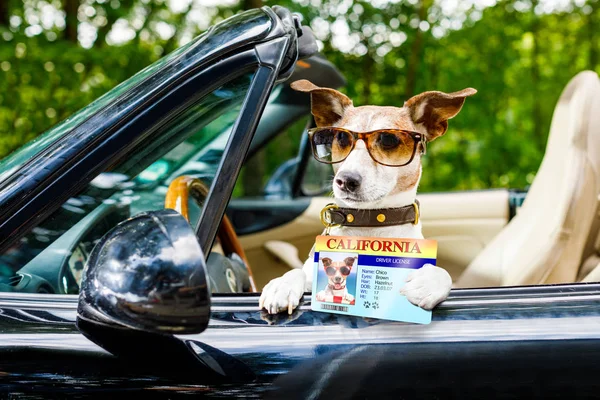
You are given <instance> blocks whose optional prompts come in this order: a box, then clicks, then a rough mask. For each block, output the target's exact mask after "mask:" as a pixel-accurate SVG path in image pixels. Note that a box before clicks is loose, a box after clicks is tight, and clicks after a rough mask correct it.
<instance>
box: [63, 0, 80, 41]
mask: <svg viewBox="0 0 600 400" xmlns="http://www.w3.org/2000/svg"><path fill="white" fill-rule="evenodd" d="M63 9H64V10H65V16H66V17H65V39H67V40H68V41H69V42H73V43H77V26H78V24H79V21H78V19H77V12H78V10H79V0H63Z"/></svg>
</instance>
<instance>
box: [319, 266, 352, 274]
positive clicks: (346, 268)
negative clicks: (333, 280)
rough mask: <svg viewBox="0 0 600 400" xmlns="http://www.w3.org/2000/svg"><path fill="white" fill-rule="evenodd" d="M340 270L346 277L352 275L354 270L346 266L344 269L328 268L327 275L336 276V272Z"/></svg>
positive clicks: (326, 269)
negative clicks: (351, 272)
mask: <svg viewBox="0 0 600 400" xmlns="http://www.w3.org/2000/svg"><path fill="white" fill-rule="evenodd" d="M338 269H339V270H340V273H341V274H342V275H344V276H348V275H350V271H351V270H352V268H350V267H348V266H346V265H344V266H342V267H327V268H325V273H326V274H327V276H334V275H335V272H336V271H337V270H338Z"/></svg>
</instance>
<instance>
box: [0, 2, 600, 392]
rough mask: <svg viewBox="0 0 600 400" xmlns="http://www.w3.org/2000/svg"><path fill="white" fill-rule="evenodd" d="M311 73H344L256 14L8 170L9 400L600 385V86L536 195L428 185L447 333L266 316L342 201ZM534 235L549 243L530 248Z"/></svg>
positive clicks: (2, 221) (3, 352)
mask: <svg viewBox="0 0 600 400" xmlns="http://www.w3.org/2000/svg"><path fill="white" fill-rule="evenodd" d="M303 78H307V79H310V80H311V81H313V82H315V83H316V84H318V85H323V86H328V87H341V86H343V85H344V78H343V76H342V75H341V74H340V72H339V71H338V70H337V69H336V68H335V67H334V66H333V65H332V64H331V63H329V62H328V61H327V60H325V59H324V58H322V57H321V56H319V55H317V54H316V42H315V39H314V38H313V37H312V34H311V33H310V31H309V30H306V29H303V27H302V26H301V23H300V20H299V19H298V18H297V17H296V16H293V15H291V14H290V13H289V12H288V11H287V10H286V9H284V8H278V7H274V8H268V7H265V8H263V9H260V10H253V11H249V12H245V13H242V14H239V15H237V16H234V17H232V18H230V19H228V20H225V21H223V22H222V23H220V24H218V25H216V26H214V27H213V28H211V29H210V30H209V31H207V32H206V33H205V34H203V35H201V36H199V37H198V38H196V39H195V40H193V41H192V42H190V43H189V44H187V45H185V46H183V47H181V48H180V49H178V50H177V51H175V52H173V53H172V54H170V55H168V56H167V57H165V58H163V59H161V60H160V61H158V62H157V63H155V64H153V65H151V66H149V67H148V68H146V69H144V70H143V71H141V72H140V73H138V74H137V75H135V76H134V77H132V78H131V79H129V80H127V81H126V82H124V83H123V84H121V85H119V86H118V87H116V88H115V89H113V90H112V91H110V92H109V93H107V94H106V95H104V96H103V97H101V98H100V99H98V100H97V101H95V102H94V103H92V104H90V105H89V106H88V107H86V108H85V109H83V110H81V111H80V112H78V113H76V114H75V115H74V116H73V117H71V118H69V119H68V120H66V121H64V122H62V123H61V124H59V125H58V126H56V127H55V128H53V129H52V130H50V131H49V132H47V133H45V134H44V135H42V136H41V137H40V138H38V139H36V140H35V141H33V142H31V143H30V144H28V145H27V146H25V147H24V148H22V149H20V150H18V151H17V152H15V153H14V154H12V155H10V156H9V157H7V158H6V159H4V160H3V161H2V162H0V397H9V396H12V397H10V398H40V397H57V398H65V397H73V398H85V397H102V398H105V397H106V396H110V395H114V394H115V393H118V394H123V393H124V394H126V395H129V396H134V395H140V396H144V397H146V398H154V397H160V398H174V397H180V396H187V395H195V396H205V397H259V398H262V397H267V398H299V399H317V398H319V399H330V398H333V399H335V398H361V399H363V398H374V399H378V398H382V397H393V398H461V399H462V398H558V397H560V398H576V397H582V398H594V397H600V384H598V383H597V382H598V381H597V376H598V373H599V372H600V368H599V367H598V362H597V360H598V358H597V357H600V285H599V284H594V283H590V282H593V281H597V280H598V278H597V276H598V274H599V272H598V271H600V270H598V269H597V268H596V266H597V265H598V264H599V260H600V259H598V258H594V257H596V255H597V254H598V247H600V245H599V242H598V241H597V240H596V238H597V235H598V228H599V225H600V224H598V223H597V221H596V220H597V219H598V213H597V211H596V210H597V209H596V207H597V199H598V188H600V185H598V182H597V181H596V180H595V179H596V175H594V171H598V169H597V166H596V164H594V163H595V162H597V158H595V157H596V156H597V155H596V154H595V153H594V151H595V150H594V149H596V148H597V146H594V145H595V144H598V140H599V139H598V137H600V132H598V130H597V129H595V127H596V126H598V124H596V122H600V121H597V120H598V118H600V112H598V107H599V105H600V101H599V100H598V99H599V98H600V97H599V93H600V90H599V88H600V83H599V82H598V77H597V76H596V75H595V74H593V73H583V74H582V75H580V76H578V77H576V78H575V79H574V80H573V82H572V83H570V84H569V86H568V87H567V89H566V90H565V92H564V94H563V97H561V102H559V107H558V108H557V112H556V113H555V120H556V121H557V122H554V121H553V132H551V135H550V137H551V138H550V140H549V145H548V150H547V156H546V158H547V159H548V160H550V161H548V162H547V160H546V159H545V161H544V164H542V167H541V168H540V172H539V173H538V177H536V181H534V184H533V185H532V187H531V189H530V190H529V193H528V194H527V198H526V200H525V203H523V198H524V196H525V193H524V192H522V191H513V190H489V191H477V192H455V193H426V194H423V195H420V196H419V198H420V200H421V203H422V207H423V225H424V232H425V236H426V237H431V238H434V239H436V240H438V243H439V258H438V261H439V264H440V265H442V266H444V267H446V268H447V269H448V270H449V272H450V273H451V275H452V276H453V278H454V280H455V281H456V283H457V287H460V288H457V289H455V290H453V291H452V293H451V296H450V298H449V299H448V300H447V301H445V302H444V303H442V304H440V305H439V306H438V307H436V309H435V310H434V311H433V321H432V323H431V324H430V325H413V324H408V323H400V322H391V321H382V320H375V319H368V318H359V317H347V316H339V315H333V314H327V313H319V312H313V311H311V310H310V301H311V298H310V295H309V294H306V295H305V297H304V302H303V304H301V306H300V307H299V308H298V309H297V310H296V311H295V312H294V314H292V315H287V314H279V315H268V314H266V313H265V312H264V311H261V310H259V307H258V297H259V296H258V293H256V290H257V287H258V288H260V287H262V286H264V284H265V283H266V282H268V281H269V279H272V278H274V277H276V276H279V275H281V274H282V273H284V272H285V271H286V270H288V269H289V268H296V267H298V265H297V264H298V260H299V257H300V258H303V257H304V254H307V253H308V249H309V248H310V246H311V245H312V243H313V241H314V237H315V236H316V235H317V234H319V233H320V231H321V230H322V226H321V225H320V222H319V217H318V216H319V210H320V209H321V208H322V207H323V205H324V204H326V202H328V201H330V199H328V197H327V195H328V191H329V189H328V188H327V186H326V185H327V179H329V178H330V175H331V172H330V170H329V169H328V168H327V166H324V165H322V164H318V163H316V162H315V161H314V160H313V159H312V157H311V154H310V146H308V145H307V135H306V134H304V130H306V129H308V128H310V127H311V124H312V119H311V118H310V104H309V99H308V97H306V96H305V95H303V94H300V93H297V92H294V91H292V90H291V89H290V88H289V83H290V82H292V81H294V80H296V79H303ZM582 98H583V99H584V100H585V101H579V99H582ZM573 99H575V100H577V101H574V100H573ZM572 100H573V101H572ZM595 111H596V112H595ZM565 120H567V121H574V120H576V121H579V122H580V123H578V124H576V126H575V125H573V124H572V125H573V126H571V125H569V124H561V121H565ZM290 127H291V128H290ZM298 127H300V128H298ZM290 129H298V132H297V137H298V143H299V145H298V146H297V147H298V152H297V154H296V155H294V156H292V157H290V159H289V160H288V161H286V162H285V163H283V164H282V165H280V166H277V168H274V170H273V171H272V173H271V178H270V179H269V180H268V182H266V183H265V184H264V187H261V188H259V189H260V190H259V192H260V193H261V195H256V196H253V197H247V196H244V195H243V194H240V193H239V192H235V191H234V189H235V185H236V179H237V178H238V175H239V174H240V171H241V170H242V168H246V170H245V172H244V173H246V174H251V173H252V172H253V171H252V170H251V169H250V168H251V167H250V166H246V167H244V161H245V160H247V159H249V158H250V157H252V156H253V155H255V154H258V153H259V152H261V151H262V152H266V151H279V149H280V148H281V146H282V142H281V138H282V136H281V132H283V131H286V130H287V131H289V130H290ZM554 130H557V131H559V132H561V133H560V135H558V134H555V133H554ZM565 132H566V133H565ZM569 132H573V136H574V137H576V138H578V139H577V140H571V139H570V136H568V134H569ZM565 136H567V139H564V137H565ZM553 138H558V139H553ZM581 138H583V139H581ZM559 139H561V140H562V139H564V140H563V141H561V140H559ZM556 143H558V144H556ZM582 143H583V144H582ZM571 144H573V146H576V147H577V152H574V153H573V154H575V156H573V157H574V158H573V157H571V156H570V154H571V153H569V151H570V150H569V149H570V148H571ZM557 146H558V148H560V149H561V153H560V154H558V153H557V152H556V151H555V150H553V149H555V148H557ZM592 153H593V154H592ZM565 154H566V155H567V156H565ZM581 154H584V156H585V155H586V154H587V155H588V156H585V157H583V159H584V160H585V161H581V162H579V161H577V160H579V159H580V158H578V157H579V156H580V155H581ZM589 154H591V156H589ZM556 159H560V160H559V161H561V162H564V163H568V165H567V164H565V166H564V167H561V168H558V167H557V166H556V163H557V162H559V161H552V160H556ZM562 160H564V161H562ZM551 161H552V162H551ZM550 164H552V165H551V166H552V168H553V172H552V179H551V180H550V181H552V182H553V184H554V185H555V186H553V188H554V189H556V191H555V192H553V193H552V195H548V194H547V193H546V195H545V196H544V195H540V190H545V189H544V188H547V187H548V182H549V181H546V180H544V179H545V178H544V177H545V176H548V173H547V172H544V171H546V170H548V169H549V167H548V165H550ZM569 171H575V172H573V173H572V174H570V175H569V174H567V172H569ZM577 171H580V173H579V172H577ZM596 174H597V172H596ZM588 176H590V177H591V178H589V179H590V181H587V180H586V179H588V178H587V177H588ZM563 177H565V179H564V181H565V182H566V181H568V182H576V183H577V185H575V186H573V187H571V186H568V185H560V182H563ZM573 177H575V178H573ZM538 182H540V183H538ZM590 182H592V183H590ZM544 185H546V186H544ZM236 193H237V194H236ZM232 194H233V195H232ZM562 194H564V196H563V195H562ZM563 197H564V199H567V200H568V203H569V204H571V206H572V208H568V207H567V208H565V209H564V210H563V209H562V208H560V207H558V206H556V204H554V203H552V204H550V205H541V203H539V201H542V200H543V201H545V202H560V201H563V200H564V199H563ZM540 199H541V200H540ZM582 199H583V200H582ZM590 199H591V200H590ZM567 200H564V201H567ZM544 204H546V203H544ZM544 207H546V208H544ZM547 208H550V209H551V210H552V214H551V215H554V216H555V215H563V214H564V216H565V217H564V218H550V217H548V216H547V215H544V214H543V211H544V210H546V209H547ZM570 209H571V210H573V209H574V210H576V211H569V210H570ZM531 210H535V215H536V217H535V218H537V219H535V218H533V217H531V215H532V212H533V211H531ZM517 211H518V212H517ZM561 213H562V214H561ZM573 221H575V223H573ZM552 224H554V225H552ZM564 224H567V225H568V227H569V229H570V230H567V229H566V228H564V226H563V225H564ZM536 227H540V229H543V230H544V232H546V231H547V232H555V234H554V233H553V234H548V235H547V236H544V237H543V238H542V236H543V235H541V234H539V232H536V231H535V228H536ZM515 232H517V233H515ZM522 237H526V238H527V239H531V238H540V243H541V242H543V245H539V246H531V247H530V251H529V253H527V254H531V253H532V254H533V256H534V257H532V258H531V259H529V258H527V257H525V256H524V255H523V254H525V253H524V252H523V246H522V243H520V242H518V241H517V240H519V239H520V238H521V239H522ZM542 239H543V240H542ZM511 240H512V241H511ZM531 243H532V242H529V245H531ZM576 245H577V246H576ZM297 249H298V250H299V254H300V256H298V250H297ZM507 249H510V251H507ZM205 255H206V256H205ZM515 257H516V258H515ZM521 259H522V260H523V261H522V262H520V261H519V260H521ZM533 259H535V260H538V259H539V260H541V261H539V262H538V261H532V260H533ZM482 260H487V261H485V262H482ZM84 266H86V267H85V268H84ZM486 268H487V269H486ZM484 286H487V288H483V287H484ZM470 287H471V288H470ZM472 287H479V288H472ZM78 294H79V296H78Z"/></svg>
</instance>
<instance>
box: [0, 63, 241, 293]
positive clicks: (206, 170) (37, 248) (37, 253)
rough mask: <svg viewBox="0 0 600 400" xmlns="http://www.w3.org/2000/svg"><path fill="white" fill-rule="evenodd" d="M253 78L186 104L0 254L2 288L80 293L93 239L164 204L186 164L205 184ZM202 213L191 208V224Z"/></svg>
mask: <svg viewBox="0 0 600 400" xmlns="http://www.w3.org/2000/svg"><path fill="white" fill-rule="evenodd" d="M252 77H253V74H250V73H248V74H245V75H242V76H240V77H238V78H235V79H233V80H232V81H230V82H229V83H226V84H224V85H223V86H221V87H220V88H218V89H217V90H215V91H213V92H212V93H210V94H209V95H207V96H204V97H203V98H201V99H200V100H198V101H197V102H196V103H194V104H193V105H191V106H189V107H188V108H187V109H186V110H184V111H183V112H182V113H180V114H179V115H177V116H176V117H175V118H173V119H172V120H171V121H170V122H169V123H167V124H166V125H165V126H163V127H161V128H159V129H158V130H157V132H156V133H154V134H153V135H152V137H151V138H150V139H149V140H148V141H147V142H145V143H141V144H140V145H139V146H138V148H136V150H135V151H134V153H133V154H131V155H129V156H128V157H127V158H126V159H124V160H122V161H121V162H120V163H119V164H118V165H116V166H114V167H113V168H111V170H110V171H105V172H104V173H101V174H99V175H98V176H97V177H96V178H95V179H94V180H92V181H91V182H90V183H89V184H88V185H87V187H86V188H85V189H84V190H82V191H81V192H80V193H78V194H77V195H76V196H73V197H71V198H70V199H69V200H68V201H66V202H65V203H64V204H63V205H62V206H61V207H60V208H59V209H58V210H57V211H55V212H54V213H53V214H51V215H50V217H48V218H47V219H45V220H44V221H42V222H41V223H40V224H39V225H38V226H36V227H35V228H33V229H32V230H31V231H30V232H29V233H28V234H26V235H25V236H24V237H22V238H21V239H20V240H19V241H17V242H16V243H14V244H13V245H12V247H10V248H9V249H8V250H6V251H5V252H4V253H3V254H1V255H0V291H16V292H38V293H39V292H43V293H63V294H64V293H67V294H70V293H77V292H78V290H79V280H80V278H81V272H82V269H83V265H84V264H85V261H86V259H87V256H88V255H89V253H90V251H91V249H92V247H93V246H94V244H95V243H96V242H97V241H98V240H99V239H100V238H101V237H102V236H103V235H104V234H105V233H106V232H107V231H108V230H110V229H111V228H112V227H114V226H115V225H116V224H117V223H119V222H121V221H123V220H124V219H126V218H129V217H130V216H133V215H135V214H137V213H139V212H142V211H149V210H157V209H162V208H164V201H165V194H166V192H167V187H168V185H169V183H170V182H171V180H172V179H173V177H175V176H177V173H178V171H179V170H181V169H182V168H183V169H186V168H185V165H186V164H189V163H193V166H194V169H193V170H192V171H190V172H193V174H192V175H194V176H196V177H199V178H200V179H201V180H203V182H205V183H206V184H207V185H210V183H211V181H212V179H213V177H214V175H215V172H216V170H217V168H218V165H219V163H220V161H221V157H222V155H223V150H224V148H225V145H226V143H227V140H228V138H229V134H230V132H231V126H232V125H233V123H234V121H235V120H236V119H237V117H238V115H239V112H240V109H241V105H242V102H243V100H244V98H245V96H246V94H247V92H248V89H249V87H250V83H251V80H252ZM187 170H190V168H187ZM199 214H200V207H199V206H195V207H192V210H191V213H190V219H191V221H192V223H193V221H194V220H197V218H198V216H199Z"/></svg>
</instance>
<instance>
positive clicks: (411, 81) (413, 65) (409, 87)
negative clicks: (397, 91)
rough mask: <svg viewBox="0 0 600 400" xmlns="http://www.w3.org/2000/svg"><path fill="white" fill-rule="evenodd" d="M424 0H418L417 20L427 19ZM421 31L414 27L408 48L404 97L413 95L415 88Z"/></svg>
mask: <svg viewBox="0 0 600 400" xmlns="http://www.w3.org/2000/svg"><path fill="white" fill-rule="evenodd" d="M425 1H426V0H421V1H419V5H418V7H419V10H418V15H419V22H420V21H425V20H427V11H428V9H429V7H428V5H427V4H425ZM423 39H424V37H423V31H422V30H421V29H420V28H417V29H416V32H415V40H414V41H413V42H412V46H411V48H410V58H409V59H408V69H407V71H406V86H405V88H404V97H405V98H407V99H408V98H410V97H412V96H414V95H415V90H416V88H417V71H418V69H419V64H420V61H421V53H422V51H423Z"/></svg>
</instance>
